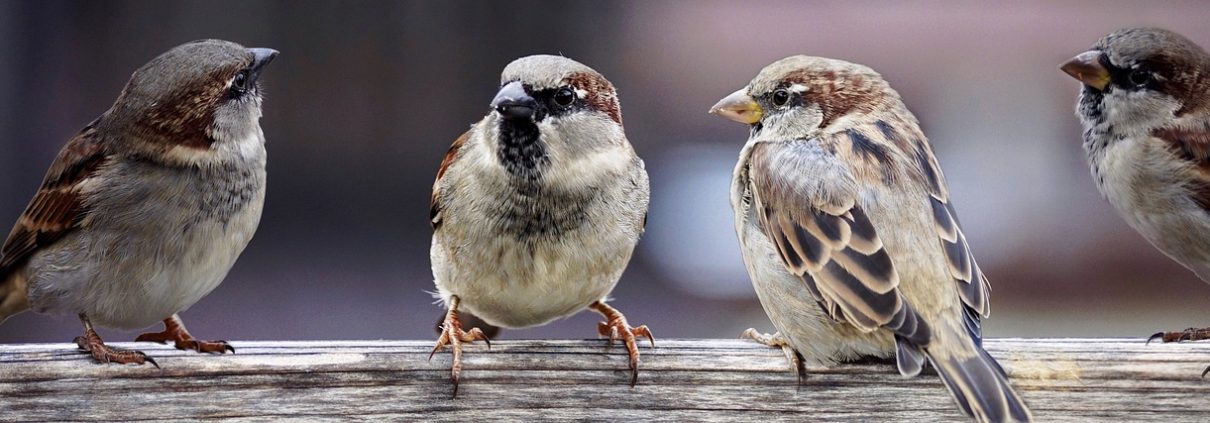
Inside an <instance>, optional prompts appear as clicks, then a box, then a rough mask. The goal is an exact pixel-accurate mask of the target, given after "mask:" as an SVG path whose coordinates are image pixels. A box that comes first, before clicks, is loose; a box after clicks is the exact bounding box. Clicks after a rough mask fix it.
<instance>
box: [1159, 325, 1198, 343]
mask: <svg viewBox="0 0 1210 423" xmlns="http://www.w3.org/2000/svg"><path fill="white" fill-rule="evenodd" d="M1157 339H1159V340H1162V341H1164V342H1185V341H1201V340H1203V339H1210V328H1189V329H1185V330H1182V331H1179V332H1156V333H1155V334H1154V335H1151V337H1150V338H1147V343H1148V344H1150V343H1151V341H1154V340H1157Z"/></svg>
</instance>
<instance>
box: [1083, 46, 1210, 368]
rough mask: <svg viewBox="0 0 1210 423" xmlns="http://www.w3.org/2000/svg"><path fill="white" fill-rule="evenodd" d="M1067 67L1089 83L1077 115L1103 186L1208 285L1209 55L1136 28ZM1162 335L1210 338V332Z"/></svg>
mask: <svg viewBox="0 0 1210 423" xmlns="http://www.w3.org/2000/svg"><path fill="white" fill-rule="evenodd" d="M1061 69H1062V70H1063V71H1064V72H1067V73H1068V74H1069V75H1071V76H1072V77H1073V78H1076V79H1078V80H1080V82H1082V83H1083V87H1084V88H1083V90H1082V91H1081V92H1080V100H1079V103H1078V105H1077V108H1076V115H1077V116H1079V118H1080V122H1081V123H1082V124H1083V126H1084V150H1085V152H1087V153H1088V163H1089V165H1090V167H1091V168H1092V176H1093V179H1094V180H1095V181H1096V184H1097V188H1098V189H1100V191H1101V193H1102V194H1104V195H1105V198H1108V199H1109V202H1110V203H1111V204H1113V206H1114V208H1116V209H1117V210H1118V213H1120V214H1121V215H1122V217H1123V218H1125V219H1126V223H1128V224H1130V226H1131V227H1132V228H1134V229H1135V230H1137V231H1139V233H1141V234H1143V237H1145V238H1147V240H1148V241H1150V242H1151V244H1152V245H1155V247H1156V248H1159V249H1160V251H1163V252H1164V254H1167V255H1168V257H1171V258H1172V259H1173V260H1176V261H1177V262H1178V263H1180V264H1181V265H1183V266H1185V267H1187V268H1189V270H1192V271H1193V272H1194V273H1196V274H1197V276H1198V277H1199V278H1201V279H1202V280H1203V281H1207V282H1210V214H1208V213H1210V55H1207V54H1206V51H1205V50H1202V48H1201V47H1198V46H1197V44H1194V43H1193V42H1192V41H1189V40H1188V39H1187V38H1185V37H1182V36H1181V35H1180V34H1177V33H1175V32H1172V31H1167V30H1163V29H1155V28H1128V29H1122V30H1119V31H1116V32H1114V33H1112V34H1109V35H1106V36H1105V37H1104V38H1101V39H1100V41H1097V43H1096V45H1094V46H1093V47H1092V50H1089V51H1086V52H1084V53H1080V54H1079V55H1077V56H1076V57H1074V58H1072V59H1071V60H1070V61H1068V62H1067V63H1065V64H1063V66H1062V67H1061ZM1156 338H1162V339H1163V340H1164V342H1173V341H1183V340H1200V339H1210V328H1207V329H1187V330H1184V331H1177V332H1160V333H1157V334H1155V335H1154V336H1152V338H1151V339H1156ZM1149 341H1150V340H1149ZM1207 371H1210V368H1207ZM1204 374H1205V373H1203V375H1204Z"/></svg>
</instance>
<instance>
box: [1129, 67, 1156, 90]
mask: <svg viewBox="0 0 1210 423" xmlns="http://www.w3.org/2000/svg"><path fill="white" fill-rule="evenodd" d="M1130 83H1131V84H1134V85H1135V86H1136V87H1141V86H1144V85H1147V84H1149V83H1151V72H1150V71H1147V70H1144V69H1135V70H1132V71H1130Z"/></svg>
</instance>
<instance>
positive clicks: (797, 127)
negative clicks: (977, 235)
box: [711, 56, 1031, 422]
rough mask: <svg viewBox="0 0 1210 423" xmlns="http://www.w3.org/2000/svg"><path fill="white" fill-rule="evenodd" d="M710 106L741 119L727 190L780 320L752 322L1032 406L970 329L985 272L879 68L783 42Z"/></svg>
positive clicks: (1021, 412) (753, 269)
mask: <svg viewBox="0 0 1210 423" xmlns="http://www.w3.org/2000/svg"><path fill="white" fill-rule="evenodd" d="M711 113H715V114H718V115H720V116H722V117H725V118H728V119H731V120H734V121H736V122H740V123H744V124H747V125H750V127H751V132H750V136H749V138H748V141H747V143H746V144H745V145H744V147H743V149H742V151H741V152H740V158H739V163H738V164H737V165H736V167H735V173H734V177H733V180H732V189H731V205H732V208H733V209H734V211H735V228H736V232H737V233H738V235H739V239H740V246H741V250H742V252H743V256H744V262H745V264H746V265H747V268H748V274H749V275H750V276H751V278H752V284H753V286H754V287H755V288H756V293H757V296H758V297H759V298H760V301H761V304H762V305H763V306H764V309H765V312H766V313H767V314H768V315H769V318H770V320H772V322H773V325H774V326H775V327H776V328H777V330H778V333H777V334H775V335H773V336H768V335H764V336H757V337H756V338H759V340H760V341H762V342H766V343H768V344H770V345H777V346H782V347H783V348H785V349H786V350H787V351H789V352H790V353H789V354H788V356H790V357H791V358H792V359H795V358H797V357H798V356H801V357H803V358H805V359H808V360H811V361H814V362H818V363H820V364H823V365H829V364H833V363H837V362H841V361H846V360H852V359H856V358H859V357H863V356H873V357H888V356H891V355H892V354H893V355H895V357H896V360H897V364H898V367H899V372H900V373H901V374H903V375H904V376H914V375H916V374H918V373H920V371H921V367H922V366H923V365H924V362H925V361H926V360H927V361H929V362H930V363H932V365H933V366H934V367H936V368H937V372H938V373H939V374H940V375H941V379H942V380H943V381H944V382H945V385H946V387H948V388H949V390H950V393H951V394H952V395H953V397H954V399H955V400H956V401H957V402H958V405H959V407H960V408H961V409H962V411H963V412H965V413H966V414H967V415H971V416H974V417H975V418H976V419H977V420H979V421H990V422H1002V421H1027V420H1030V418H1031V417H1030V411H1029V409H1028V408H1027V407H1026V404H1025V402H1024V401H1022V399H1021V398H1020V397H1019V396H1018V395H1017V393H1016V392H1014V391H1013V388H1012V387H1011V386H1010V384H1009V381H1008V378H1007V376H1006V375H1005V373H1004V370H1003V369H1001V368H1000V365H999V364H997V363H996V361H995V360H994V359H993V358H992V357H991V356H990V355H988V353H987V352H986V351H984V350H983V348H982V347H981V345H980V341H981V336H982V335H981V328H980V319H981V318H982V317H984V316H987V314H988V293H989V287H988V283H987V279H986V278H985V277H984V276H983V273H982V272H981V271H980V270H979V266H978V265H977V264H976V263H975V260H974V257H973V256H972V255H971V252H970V248H969V247H968V245H967V242H966V237H965V236H964V235H963V232H962V229H961V227H960V226H959V224H958V219H957V215H956V214H955V212H954V207H953V204H952V203H951V201H950V195H949V190H948V188H947V187H946V183H945V178H944V176H943V175H942V173H941V167H940V166H939V165H938V163H937V159H936V158H935V157H934V156H933V152H932V148H931V147H930V146H929V143H928V140H927V139H926V138H925V136H924V134H923V133H922V132H921V130H920V128H919V124H918V122H917V121H916V118H915V116H913V115H912V113H911V112H910V111H908V109H907V107H906V106H905V105H904V104H903V101H902V100H901V99H900V98H899V94H898V93H897V92H895V90H893V89H891V87H890V86H889V85H888V84H887V82H886V81H884V80H883V79H882V77H881V76H880V75H879V74H878V73H876V72H874V71H873V70H871V69H870V68H868V67H866V66H862V65H858V64H853V63H848V62H844V61H840V60H834V59H827V58H820V57H808V56H792V57H788V58H785V59H782V60H779V61H777V62H774V63H773V64H771V65H769V66H767V67H765V68H764V69H763V70H761V71H760V73H759V74H758V75H757V76H756V78H754V79H753V80H752V81H751V82H750V83H749V84H748V85H747V86H746V87H744V88H742V89H740V90H738V91H736V92H735V93H733V94H731V95H729V96H727V97H726V98H724V99H722V100H721V101H719V103H718V104H716V105H715V106H714V107H713V108H712V109H711ZM754 333H755V331H753V330H749V331H748V332H746V334H748V335H749V336H751V335H753V334H754ZM794 364H795V366H796V367H797V366H801V362H797V363H794ZM800 372H801V370H800Z"/></svg>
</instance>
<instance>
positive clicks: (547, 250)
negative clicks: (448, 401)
mask: <svg viewBox="0 0 1210 423" xmlns="http://www.w3.org/2000/svg"><path fill="white" fill-rule="evenodd" d="M649 192H650V191H649V188H648V183H647V171H646V170H645V169H644V167H643V161H642V160H641V159H639V157H638V156H637V155H635V152H634V149H633V148H631V146H630V142H629V141H627V140H626V134H625V133H624V132H623V128H622V111H621V108H620V105H619V103H618V95H617V92H616V91H615V90H614V87H613V84H611V83H610V82H609V81H608V80H606V79H605V77H603V76H601V74H600V73H597V72H596V71H594V70H592V69H591V68H589V67H587V66H584V65H582V64H580V63H578V62H576V61H574V60H571V59H567V58H564V57H558V56H546V55H537V56H529V57H524V58H521V59H517V60H516V61H514V62H512V63H510V64H509V65H508V66H507V67H505V68H504V72H503V75H501V79H500V90H499V92H497V93H496V96H495V98H494V99H493V100H492V102H491V112H489V113H488V114H487V116H485V117H484V118H483V119H482V120H480V121H479V122H478V123H476V124H474V125H472V126H471V129H470V130H469V131H467V132H466V133H465V134H462V136H461V137H459V138H458V139H457V140H456V141H454V144H453V146H451V147H450V149H449V153H448V154H446V156H445V159H444V160H442V162H441V168H440V169H439V170H438V171H437V180H436V182H435V183H434V184H433V197H432V209H431V216H430V217H431V219H432V224H433V243H432V249H431V250H430V256H431V259H432V266H433V276H434V279H435V282H436V285H437V291H438V292H437V296H438V297H439V298H440V300H441V301H442V302H443V303H444V304H445V305H446V307H447V308H448V310H449V311H448V312H447V314H446V316H445V319H444V322H443V323H442V325H441V335H440V337H439V339H438V341H437V345H436V347H434V349H433V352H434V353H436V351H438V350H439V349H441V348H442V347H444V346H446V345H449V346H450V347H451V350H452V352H453V365H452V366H451V374H450V375H451V379H452V380H453V383H454V395H457V392H458V381H459V375H460V372H461V367H462V363H461V357H462V343H463V342H471V341H474V340H476V339H483V340H486V339H487V338H486V336H484V334H483V332H482V331H481V330H480V329H479V328H471V329H470V330H464V328H463V327H462V323H461V321H460V320H459V317H458V312H459V311H460V310H468V311H470V312H471V313H473V314H474V315H475V316H478V317H479V318H481V319H483V320H484V321H486V322H487V323H489V324H491V325H495V326H501V327H507V328H520V327H529V326H537V325H542V324H546V323H548V322H550V321H552V320H555V319H558V318H561V317H566V316H570V315H572V314H575V313H577V312H579V311H581V310H584V309H585V308H591V309H593V310H595V311H597V312H599V313H601V314H602V315H603V316H605V320H606V321H605V322H603V323H601V324H600V325H599V331H600V333H601V334H602V335H605V336H608V337H609V338H610V341H611V342H612V341H613V340H614V339H615V338H618V339H621V340H622V341H623V342H624V343H625V344H626V347H627V351H628V352H629V358H630V368H631V380H630V381H631V385H633V384H634V382H635V381H636V380H637V377H638V358H639V353H638V349H637V345H636V342H635V339H636V337H639V336H645V337H647V338H648V339H649V340H651V342H652V344H653V345H654V342H655V341H654V338H653V337H652V335H651V331H650V330H648V329H647V327H646V326H639V327H637V328H636V327H631V326H630V325H629V324H628V323H627V321H626V318H625V317H624V316H623V315H622V313H620V312H619V311H618V310H616V309H614V308H613V307H610V306H609V305H607V304H606V303H605V296H606V295H608V294H609V292H610V291H612V290H613V287H614V285H616V284H617V282H618V279H619V278H620V277H621V276H622V271H623V270H625V269H626V264H627V263H628V262H629V261H630V256H631V253H632V252H633V251H634V247H635V244H636V243H637V242H638V239H639V235H640V234H642V233H643V229H644V226H645V225H646V217H647V203H648V197H649ZM430 357H431V355H430Z"/></svg>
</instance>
